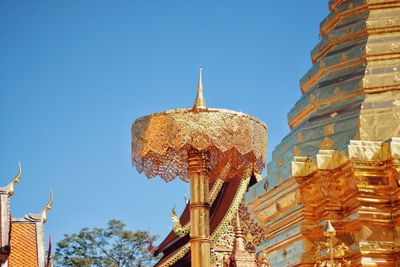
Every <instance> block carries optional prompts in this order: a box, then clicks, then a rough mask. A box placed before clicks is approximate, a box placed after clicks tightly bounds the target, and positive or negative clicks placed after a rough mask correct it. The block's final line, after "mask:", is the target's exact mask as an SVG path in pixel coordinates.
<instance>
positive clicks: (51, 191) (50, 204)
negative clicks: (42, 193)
mask: <svg viewBox="0 0 400 267" xmlns="http://www.w3.org/2000/svg"><path fill="white" fill-rule="evenodd" d="M52 205H53V190H50V200H49V202H48V203H47V204H46V206H45V207H44V209H43V211H42V212H41V213H40V219H41V220H42V223H45V222H47V211H48V210H51V207H52Z"/></svg>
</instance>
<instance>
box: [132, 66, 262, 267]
mask: <svg viewBox="0 0 400 267" xmlns="http://www.w3.org/2000/svg"><path fill="white" fill-rule="evenodd" d="M266 146H267V126H266V125H265V124H264V123H263V122H262V121H260V120H258V119H255V118H254V117H251V116H249V115H246V114H244V113H239V112H235V111H231V110H226V109H211V108H207V107H206V104H205V101H204V97H203V85H202V68H201V67H200V78H199V83H198V87H197V97H196V101H195V104H194V106H193V108H191V109H175V110H169V111H164V112H160V113H154V114H151V115H148V116H144V117H141V118H139V119H137V120H136V121H135V122H134V124H133V126H132V162H133V165H134V166H135V167H136V169H137V170H138V172H139V173H142V172H143V173H144V174H145V175H146V176H147V177H148V178H153V177H155V176H160V177H161V178H162V179H164V180H165V181H167V182H168V181H171V180H173V179H174V178H175V177H177V176H179V177H180V178H181V179H182V180H184V181H189V182H190V222H191V225H190V243H191V262H192V266H201V267H203V266H207V267H208V266H209V264H210V227H209V210H210V205H209V202H208V195H209V181H210V179H211V180H215V179H217V178H219V179H222V180H229V179H232V178H234V177H243V178H248V177H249V176H250V175H251V174H253V173H258V174H259V173H261V171H262V170H263V168H264V166H265V152H266Z"/></svg>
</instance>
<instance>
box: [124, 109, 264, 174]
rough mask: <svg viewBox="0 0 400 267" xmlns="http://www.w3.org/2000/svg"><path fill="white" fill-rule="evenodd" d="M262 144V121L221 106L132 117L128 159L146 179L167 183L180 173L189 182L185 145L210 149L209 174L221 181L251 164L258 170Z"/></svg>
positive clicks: (262, 161)
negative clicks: (159, 179)
mask: <svg viewBox="0 0 400 267" xmlns="http://www.w3.org/2000/svg"><path fill="white" fill-rule="evenodd" d="M266 142H267V140H266V126H265V124H264V123H262V122H261V121H259V120H257V119H254V118H253V117H251V116H249V115H246V114H243V113H238V112H234V111H230V110H223V109H206V110H202V111H199V112H196V111H194V110H192V109H177V110H171V111H166V112H162V113H155V114H152V115H150V116H145V117H142V118H139V119H138V120H136V122H135V123H134V125H133V127H132V160H133V164H134V166H135V167H136V168H137V170H138V171H139V172H140V173H141V172H144V174H145V175H146V176H147V177H149V178H152V177H155V176H160V177H161V178H163V179H164V180H166V181H170V180H172V179H174V178H175V177H176V176H179V177H180V178H181V179H183V180H185V181H188V180H189V175H188V171H187V159H188V151H189V149H190V148H194V149H198V150H208V151H209V152H210V160H211V161H210V162H211V171H210V178H211V179H217V178H220V179H224V180H225V179H228V178H231V177H234V176H241V175H242V173H243V171H244V170H245V169H246V168H247V166H249V165H250V166H251V167H252V170H253V172H255V173H260V172H261V171H262V169H263V166H264V164H265V151H266ZM228 164H229V166H230V168H229V169H228V170H226V168H225V167H226V166H227V165H228Z"/></svg>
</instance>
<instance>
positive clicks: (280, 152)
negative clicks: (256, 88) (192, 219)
mask: <svg viewBox="0 0 400 267" xmlns="http://www.w3.org/2000/svg"><path fill="white" fill-rule="evenodd" d="M329 8H330V14H329V15H328V16H327V17H326V19H325V20H324V21H323V22H322V23H321V28H320V36H321V41H320V42H319V44H317V46H316V47H315V48H314V49H313V50H312V52H311V56H312V63H313V66H312V68H311V69H310V70H309V71H308V72H307V73H306V75H305V76H304V77H303V78H302V79H301V81H300V89H301V92H302V97H301V98H300V100H299V101H298V102H297V103H296V104H295V106H294V107H293V108H292V109H291V111H290V112H289V114H288V121H289V125H290V128H291V132H290V133H289V134H288V135H287V136H286V137H285V138H284V139H283V140H282V142H281V143H280V144H279V145H278V146H277V147H276V148H275V150H274V151H273V158H272V160H271V162H270V163H269V164H268V175H267V177H266V178H264V179H263V180H262V181H261V182H259V183H258V184H256V185H255V186H253V187H252V188H251V189H250V190H249V192H248V193H247V194H246V196H245V199H246V207H247V210H248V212H249V213H250V217H251V218H253V219H254V220H255V221H256V222H257V223H258V224H259V225H260V227H261V228H262V229H263V230H264V231H265V233H264V234H263V236H262V237H260V238H261V240H262V241H261V242H259V243H258V245H257V247H256V251H257V252H258V253H265V254H266V255H267V256H268V257H269V261H270V263H271V266H322V265H318V262H321V261H324V260H326V259H329V258H330V256H332V255H333V253H330V251H329V249H322V250H321V247H320V244H321V242H325V239H326V237H325V236H324V234H323V229H324V227H325V225H326V224H327V221H328V220H329V221H331V223H332V225H333V227H334V229H335V230H336V235H335V236H334V237H333V238H332V239H333V246H338V247H345V248H346V249H345V250H342V253H339V254H340V256H339V254H338V253H336V254H337V255H336V256H335V257H336V258H334V259H333V260H334V261H335V262H338V264H339V263H342V266H345V263H346V262H351V266H398V264H400V254H399V251H400V217H399V215H400V202H399V200H400V175H399V171H400V138H399V136H400V1H395V0H331V1H330V2H329ZM332 252H334V251H332ZM321 258H322V259H321ZM314 264H316V265H314ZM338 266H339V265H338Z"/></svg>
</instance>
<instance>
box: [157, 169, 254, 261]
mask: <svg viewBox="0 0 400 267" xmlns="http://www.w3.org/2000/svg"><path fill="white" fill-rule="evenodd" d="M251 179H252V178H249V179H247V180H243V179H242V178H240V177H236V178H234V179H232V180H231V181H229V182H224V183H223V185H222V187H221V189H220V190H219V192H218V195H217V197H216V198H215V200H214V201H213V203H212V205H211V208H210V234H211V242H215V240H216V239H218V238H219V237H220V236H221V234H223V233H224V232H225V231H226V229H227V227H228V224H229V223H230V222H231V220H232V219H233V218H234V216H235V214H236V212H237V209H238V206H239V204H240V202H241V200H242V198H243V196H244V193H245V192H246V190H247V187H248V184H249V182H250V180H251ZM212 186H215V183H214V184H213V185H212ZM211 191H212V190H211ZM189 216H190V214H189V204H188V205H187V206H186V208H185V209H184V211H183V213H182V215H181V217H180V223H181V224H182V225H185V224H187V223H189ZM189 241H190V237H189V233H187V234H185V235H184V236H182V237H180V236H178V235H177V234H176V233H175V232H174V231H171V232H170V233H169V235H168V236H167V237H166V238H165V239H164V241H162V242H161V244H160V246H159V247H158V249H157V251H156V254H160V253H163V256H162V258H161V259H160V261H159V262H158V263H157V264H156V265H155V266H164V265H166V263H167V262H169V263H170V264H171V265H169V266H187V264H188V262H190V257H189V256H190V243H189ZM188 246H189V247H188ZM172 259H174V260H172Z"/></svg>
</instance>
